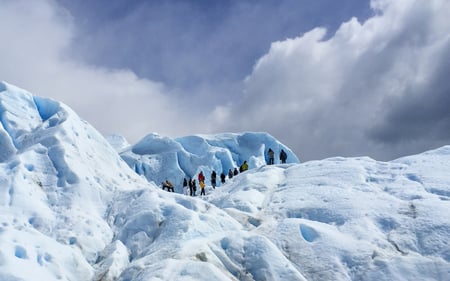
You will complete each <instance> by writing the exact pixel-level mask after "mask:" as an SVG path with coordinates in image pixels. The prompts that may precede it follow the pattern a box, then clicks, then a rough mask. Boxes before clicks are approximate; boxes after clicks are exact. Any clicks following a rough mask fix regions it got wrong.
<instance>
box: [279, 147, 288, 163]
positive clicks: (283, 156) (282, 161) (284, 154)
mask: <svg viewBox="0 0 450 281" xmlns="http://www.w3.org/2000/svg"><path fill="white" fill-rule="evenodd" d="M286 159H287V154H286V152H285V151H284V150H283V149H282V150H281V152H280V160H281V163H282V164H286Z"/></svg>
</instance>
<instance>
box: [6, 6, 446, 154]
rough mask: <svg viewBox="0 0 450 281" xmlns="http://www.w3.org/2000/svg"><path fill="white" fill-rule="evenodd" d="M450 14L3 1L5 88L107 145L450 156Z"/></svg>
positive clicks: (405, 9) (436, 9) (436, 10)
mask: <svg viewBox="0 0 450 281" xmlns="http://www.w3.org/2000/svg"><path fill="white" fill-rule="evenodd" d="M449 16H450V2H448V1H447V0H372V1H361V0H343V1H330V0H329V1H325V0H319V1H306V0H285V1H275V0H262V1H255V0H243V1H231V0H230V1H226V0H223V1H207V0H192V1H181V0H172V1H168V0H167V1H164V0H161V1H143V0H142V1H140V0H135V1H119V0H111V1H81V0H73V1H70V0H41V1H30V0H28V1H27V0H0V38H1V39H0V62H1V63H0V80H3V81H6V82H9V83H12V84H15V85H17V86H19V87H22V88H25V89H27V90H28V91H30V92H32V93H33V94H36V95H39V96H45V97H50V98H54V99H57V100H59V101H62V102H64V103H66V104H67V105H69V106H70V107H71V108H73V109H74V110H75V111H76V112H77V113H78V114H79V115H80V116H81V117H82V118H84V119H85V120H87V121H88V122H89V123H91V124H92V125H94V126H95V127H96V128H97V129H98V130H99V131H100V132H102V133H103V134H105V135H108V134H112V133H117V134H121V135H123V136H125V137H126V138H127V139H128V140H129V142H131V143H135V142H137V141H138V140H140V139H141V138H143V137H144V136H145V135H146V134H148V133H151V132H157V133H159V134H161V135H164V136H169V137H179V136H185V135H191V134H199V133H202V134H204V133H206V134H212V133H220V132H243V131H264V132H268V133H270V134H271V135H272V136H274V137H275V138H277V139H278V140H280V141H281V142H283V143H284V144H285V145H287V146H288V147H290V148H291V149H293V150H294V152H295V153H296V154H297V156H298V157H299V159H300V160H301V161H307V160H312V159H322V158H327V157H333V156H370V157H373V158H375V159H377V160H391V159H394V158H397V157H400V156H403V155H409V154H414V153H419V152H422V151H424V150H428V149H432V148H435V147H439V146H442V145H445V144H450V110H448V109H447V108H448V105H450V81H449V79H448V78H447V77H448V73H450V22H449V21H448V20H447V19H448V17H449Z"/></svg>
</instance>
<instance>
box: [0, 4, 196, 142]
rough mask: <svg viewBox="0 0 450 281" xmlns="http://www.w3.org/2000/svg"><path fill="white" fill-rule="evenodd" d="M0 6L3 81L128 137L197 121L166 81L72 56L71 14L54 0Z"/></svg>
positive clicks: (176, 129) (171, 131) (170, 131)
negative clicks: (62, 105)
mask: <svg viewBox="0 0 450 281" xmlns="http://www.w3.org/2000/svg"><path fill="white" fill-rule="evenodd" d="M0 7H1V8H0V38H1V39H0V42H1V43H0V61H1V63H0V79H1V80H4V81H7V82H9V83H13V84H15V85H17V86H19V87H22V88H25V89H27V90H29V91H31V92H32V93H34V94H37V95H42V96H46V97H51V98H54V99H56V100H59V101H62V102H64V103H66V104H68V105H69V106H70V107H72V108H73V109H74V110H75V111H76V112H77V113H78V114H79V115H80V116H82V117H83V118H84V119H86V120H87V121H89V122H90V123H91V124H93V125H94V126H95V127H96V128H97V129H99V130H100V131H101V132H103V133H105V134H109V133H114V132H116V133H124V134H125V135H126V136H127V137H128V138H129V140H130V141H136V140H138V139H139V138H141V137H143V134H146V133H148V132H159V133H161V134H165V135H176V134H180V133H183V132H184V133H188V132H189V129H190V128H192V127H193V126H194V125H190V124H195V123H196V122H195V120H193V118H194V117H192V118H191V116H190V115H188V114H187V112H186V111H185V110H184V109H183V107H182V106H179V105H178V104H177V101H176V100H174V99H171V98H170V95H169V93H170V90H169V89H168V88H167V87H166V86H165V85H163V84H161V83H156V82H153V81H150V80H147V79H142V78H139V77H137V76H136V74H135V73H134V72H132V71H131V70H127V69H108V68H105V67H95V66H92V65H88V64H86V63H82V62H79V61H77V60H76V59H74V58H72V57H70V55H69V52H67V50H68V49H70V48H76V45H77V42H76V41H75V37H74V33H75V30H74V29H75V27H74V25H73V18H72V17H71V15H70V14H69V13H68V12H67V10H65V9H63V8H62V7H60V6H58V5H57V4H56V2H54V1H21V0H19V1H10V0H0ZM174 108H177V109H178V110H174ZM194 127H195V126H194Z"/></svg>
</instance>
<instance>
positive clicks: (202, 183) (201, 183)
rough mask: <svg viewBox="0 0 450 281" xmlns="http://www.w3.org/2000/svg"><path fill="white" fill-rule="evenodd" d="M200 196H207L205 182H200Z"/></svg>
mask: <svg viewBox="0 0 450 281" xmlns="http://www.w3.org/2000/svg"><path fill="white" fill-rule="evenodd" d="M200 190H201V191H200V196H202V195H206V193H205V182H204V181H201V182H200Z"/></svg>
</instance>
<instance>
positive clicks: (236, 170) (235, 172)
mask: <svg viewBox="0 0 450 281" xmlns="http://www.w3.org/2000/svg"><path fill="white" fill-rule="evenodd" d="M233 175H234V176H237V175H239V171H238V169H237V168H236V167H235V168H234V171H233Z"/></svg>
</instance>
